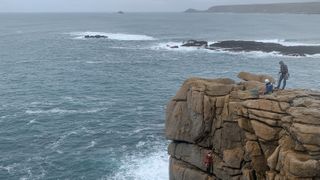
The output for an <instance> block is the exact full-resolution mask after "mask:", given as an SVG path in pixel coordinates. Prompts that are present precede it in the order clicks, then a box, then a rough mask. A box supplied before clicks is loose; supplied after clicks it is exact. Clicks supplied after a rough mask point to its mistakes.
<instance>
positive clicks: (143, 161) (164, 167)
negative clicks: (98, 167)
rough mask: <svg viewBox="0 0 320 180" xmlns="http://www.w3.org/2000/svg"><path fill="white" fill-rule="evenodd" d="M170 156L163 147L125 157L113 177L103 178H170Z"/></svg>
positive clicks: (115, 179) (106, 179) (121, 179)
mask: <svg viewBox="0 0 320 180" xmlns="http://www.w3.org/2000/svg"><path fill="white" fill-rule="evenodd" d="M168 166H169V156H168V154H167V151H166V150H165V149H163V148H161V150H158V151H156V152H153V153H151V154H148V155H134V156H131V157H127V158H125V160H124V162H122V165H121V167H120V168H119V170H118V171H117V172H116V174H114V175H113V176H112V177H104V178H102V180H127V179H132V180H150V179H152V180H164V179H169V169H168Z"/></svg>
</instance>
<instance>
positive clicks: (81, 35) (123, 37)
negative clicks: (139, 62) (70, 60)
mask: <svg viewBox="0 0 320 180" xmlns="http://www.w3.org/2000/svg"><path fill="white" fill-rule="evenodd" d="M70 35H71V36H74V38H75V39H85V36H87V35H89V36H95V35H101V36H108V38H107V39H112V40H119V41H152V40H156V39H155V38H154V37H151V36H148V35H139V34H122V33H106V32H91V31H87V32H72V33H70Z"/></svg>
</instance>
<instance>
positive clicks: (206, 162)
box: [204, 151, 213, 174]
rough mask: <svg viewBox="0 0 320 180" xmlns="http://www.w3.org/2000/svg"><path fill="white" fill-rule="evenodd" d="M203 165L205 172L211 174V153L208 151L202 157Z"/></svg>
mask: <svg viewBox="0 0 320 180" xmlns="http://www.w3.org/2000/svg"><path fill="white" fill-rule="evenodd" d="M204 165H205V166H206V168H207V172H208V173H210V174H211V173H212V172H213V157H212V152H211V151H209V152H208V153H207V154H206V156H205V157H204Z"/></svg>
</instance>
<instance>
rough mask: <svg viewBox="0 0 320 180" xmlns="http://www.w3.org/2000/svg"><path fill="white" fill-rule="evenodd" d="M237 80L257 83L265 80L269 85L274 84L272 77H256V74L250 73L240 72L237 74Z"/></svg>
mask: <svg viewBox="0 0 320 180" xmlns="http://www.w3.org/2000/svg"><path fill="white" fill-rule="evenodd" d="M238 78H240V79H242V80H245V81H258V82H261V83H264V81H265V80H266V79H269V81H270V82H271V83H275V82H276V81H275V79H274V78H273V77H272V76H269V75H257V74H252V73H249V72H240V73H239V74H238Z"/></svg>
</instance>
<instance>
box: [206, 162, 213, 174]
mask: <svg viewBox="0 0 320 180" xmlns="http://www.w3.org/2000/svg"><path fill="white" fill-rule="evenodd" d="M207 173H209V174H212V173H213V164H210V165H209V166H208V167H207Z"/></svg>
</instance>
